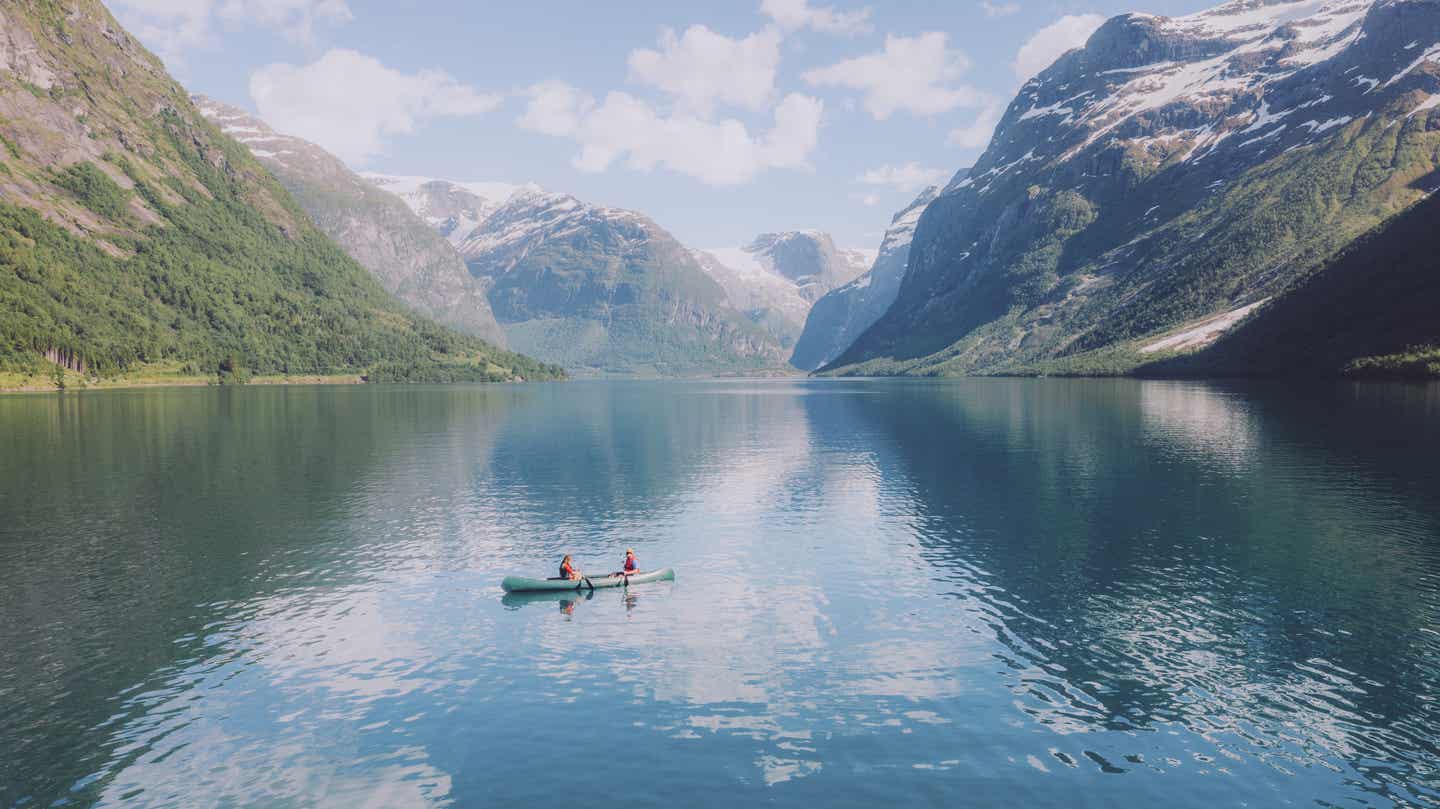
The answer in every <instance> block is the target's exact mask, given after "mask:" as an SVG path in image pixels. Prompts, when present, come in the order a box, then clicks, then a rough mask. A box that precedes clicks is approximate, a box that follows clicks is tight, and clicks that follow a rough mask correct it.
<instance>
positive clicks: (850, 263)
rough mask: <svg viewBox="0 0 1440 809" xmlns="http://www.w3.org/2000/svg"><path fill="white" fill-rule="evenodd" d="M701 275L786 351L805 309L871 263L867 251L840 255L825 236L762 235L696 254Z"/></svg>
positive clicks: (800, 233) (805, 232) (801, 323)
mask: <svg viewBox="0 0 1440 809" xmlns="http://www.w3.org/2000/svg"><path fill="white" fill-rule="evenodd" d="M693 252H694V253H695V256H696V259H697V260H698V261H699V262H700V266H701V268H702V269H704V270H705V271H706V273H708V274H709V275H710V277H711V278H714V279H715V280H716V281H717V282H718V283H719V284H720V286H722V287H723V288H724V289H725V293H726V295H728V296H729V298H730V301H731V303H732V305H734V306H735V308H737V309H739V310H741V311H742V312H744V313H745V314H746V316H747V317H749V318H750V319H751V320H752V321H754V322H755V323H757V324H759V325H760V326H761V327H763V328H764V329H765V330H766V331H768V332H769V333H771V334H773V335H774V336H775V338H776V339H777V340H779V341H780V344H781V345H782V346H784V347H785V348H787V349H788V348H791V347H792V346H794V344H795V340H796V339H797V338H798V337H799V336H800V332H801V331H802V330H803V329H804V327H805V318H806V317H807V316H808V315H809V312H810V307H811V306H813V305H814V303H815V301H817V300H819V299H820V298H821V297H823V296H824V295H825V294H826V293H828V292H830V291H831V290H833V289H835V288H836V287H839V286H841V285H844V284H846V283H849V282H850V281H852V280H854V279H855V278H856V277H857V276H859V275H860V274H861V273H863V272H865V271H866V270H867V269H868V268H869V267H870V264H871V263H872V262H874V260H875V254H874V252H873V251H867V250H854V249H840V248H837V247H836V246H835V242H834V240H833V239H831V238H830V235H829V234H828V233H822V232H820V231H817V230H797V231H789V232H785V233H762V234H761V235H759V236H756V237H755V239H754V240H753V241H752V242H751V243H750V244H748V245H746V246H744V247H731V248H726V247H713V248H708V249H706V250H696V251H693Z"/></svg>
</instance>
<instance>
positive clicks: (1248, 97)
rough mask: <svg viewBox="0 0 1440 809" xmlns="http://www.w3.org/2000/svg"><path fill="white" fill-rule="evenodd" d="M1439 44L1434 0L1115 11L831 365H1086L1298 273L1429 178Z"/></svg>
mask: <svg viewBox="0 0 1440 809" xmlns="http://www.w3.org/2000/svg"><path fill="white" fill-rule="evenodd" d="M1437 60H1440V3H1437V2H1435V0H1381V1H1380V2H1364V1H1363V0H1362V1H1361V2H1356V1H1355V0H1328V1H1327V0H1297V1H1296V2H1262V1H1261V0H1236V1H1235V2H1230V3H1226V4H1225V5H1222V6H1219V7H1217V8H1215V9H1212V10H1209V11H1205V12H1202V13H1199V14H1194V15H1190V16H1186V17H1178V18H1167V17H1158V16H1153V15H1146V14H1127V15H1122V16H1119V17H1115V18H1113V19H1111V20H1109V21H1108V22H1106V23H1105V24H1104V25H1102V26H1101V27H1100V28H1099V29H1098V30H1097V31H1096V32H1095V33H1094V35H1092V36H1091V38H1090V40H1089V41H1088V42H1087V43H1086V45H1085V47H1083V48H1080V49H1077V50H1074V51H1071V52H1070V53H1068V54H1065V55H1064V56H1062V57H1060V59H1059V60H1057V61H1056V62H1055V64H1053V65H1052V66H1051V67H1049V68H1048V69H1046V70H1045V71H1043V72H1041V73H1040V75H1038V76H1037V77H1035V78H1034V79H1032V80H1030V81H1029V82H1027V83H1026V84H1025V85H1024V87H1022V88H1021V90H1020V92H1019V94H1018V95H1017V97H1016V98H1015V99H1014V101H1013V102H1012V103H1011V104H1010V106H1009V108H1008V109H1007V111H1006V113H1005V115H1004V117H1003V118H1002V120H1001V122H1000V124H999V126H998V127H997V129H996V131H995V135H994V137H993V139H992V141H991V143H990V145H989V147H988V148H987V149H986V151H985V153H984V154H983V155H982V156H981V158H980V159H979V160H978V161H977V162H976V164H975V166H974V168H973V169H972V170H971V171H970V172H969V173H968V175H966V176H965V177H963V178H962V179H959V180H958V181H956V182H953V183H951V184H950V185H949V186H947V187H946V188H945V189H944V190H943V191H942V193H941V194H940V196H939V197H938V198H937V199H936V200H935V201H934V202H933V203H931V205H930V206H929V207H928V208H927V209H926V211H925V213H924V214H923V215H922V217H921V219H920V222H919V224H918V227H917V230H916V234H915V238H914V243H913V245H912V252H911V255H910V269H909V271H908V272H907V273H906V277H905V280H904V282H903V283H902V285H901V289H900V293H899V295H898V296H897V298H896V301H895V303H894V305H893V306H892V307H891V309H890V310H889V311H888V312H887V313H886V315H885V316H884V317H882V318H881V319H880V320H879V321H878V322H877V323H876V324H875V325H874V326H873V327H872V328H871V329H869V330H868V331H867V332H866V333H865V334H864V335H862V337H861V338H860V340H858V341H857V342H856V344H855V345H854V346H853V347H852V348H851V349H850V350H848V351H847V352H846V353H845V354H844V355H842V357H840V358H839V360H838V361H837V363H838V364H840V365H845V366H848V367H849V368H850V369H851V370H858V371H870V372H885V373H892V372H900V373H933V372H965V371H977V370H979V371H984V370H1005V369H1021V368H1037V369H1040V370H1045V369H1047V368H1048V369H1051V370H1067V369H1074V368H1080V369H1082V370H1083V368H1084V367H1085V366H1084V365H1083V361H1082V359H1081V358H1084V357H1090V356H1092V354H1094V352H1097V351H1098V352H1102V353H1103V352H1109V355H1108V356H1109V359H1107V360H1106V362H1109V363H1111V364H1112V365H1113V367H1117V368H1118V367H1120V366H1123V365H1125V364H1126V363H1127V362H1128V363H1131V364H1133V363H1134V362H1138V361H1140V360H1139V359H1138V358H1139V357H1140V356H1141V355H1140V349H1142V348H1144V347H1145V346H1147V345H1151V344H1153V343H1154V342H1156V341H1157V340H1158V339H1160V338H1163V337H1164V336H1165V335H1166V334H1168V333H1169V332H1170V331H1172V330H1176V329H1181V328H1182V327H1185V326H1186V324H1188V323H1194V322H1197V321H1201V320H1205V319H1207V318H1213V317H1215V316H1217V315H1221V314H1224V313H1227V312H1239V311H1240V310H1242V309H1243V308H1244V307H1246V306H1249V305H1251V304H1254V303H1258V302H1261V301H1266V300H1270V299H1271V298H1272V297H1274V296H1276V295H1277V294H1282V293H1284V291H1285V290H1286V289H1287V288H1289V287H1290V285H1292V284H1293V283H1295V282H1296V281H1297V280H1299V279H1302V278H1304V277H1305V276H1307V275H1308V274H1309V273H1311V272H1313V271H1314V270H1315V269H1316V268H1317V267H1319V266H1321V265H1323V264H1324V262H1325V261H1326V260H1328V259H1329V258H1330V257H1331V256H1333V255H1334V254H1335V252H1336V251H1337V250H1339V249H1340V248H1342V247H1343V246H1345V245H1346V244H1347V243H1348V242H1349V241H1351V240H1352V239H1353V238H1354V237H1355V236H1357V235H1358V234H1359V233H1361V232H1363V231H1364V230H1366V229H1368V228H1370V227H1372V226H1373V225H1375V224H1376V223H1377V222H1378V221H1381V220H1383V219H1384V218H1386V217H1388V216H1390V215H1392V214H1394V213H1395V212H1397V211H1399V210H1401V209H1403V208H1404V207H1406V206H1407V205H1410V204H1412V203H1414V202H1415V201H1417V200H1418V199H1420V198H1422V197H1423V196H1424V195H1425V194H1427V193H1429V192H1430V191H1431V190H1433V188H1434V186H1435V185H1436V181H1435V180H1434V179H1433V178H1432V172H1435V171H1436V169H1437V168H1440V161H1437V158H1436V154H1437V151H1440V150H1437V145H1440V131H1437V129H1440V128H1432V125H1431V120H1432V117H1434V111H1435V109H1436V108H1437V106H1440V61H1437ZM1435 120H1437V121H1440V118H1435ZM1255 312H1256V314H1254V315H1252V316H1254V317H1260V316H1263V312H1264V308H1263V307H1261V308H1259V309H1257V310H1255ZM1240 319H1241V318H1239V317H1236V318H1234V319H1233V320H1234V321H1236V322H1238V321H1239V320H1240ZM1218 333H1219V332H1218V331H1217V332H1216V335H1217V336H1218ZM1202 345H1203V341H1202ZM1189 347H1191V348H1194V347H1197V346H1194V345H1192V346H1189ZM1115 352H1120V353H1122V354H1125V356H1127V357H1130V358H1131V359H1129V360H1123V359H1118V357H1119V356H1120V355H1119V354H1116V353H1115ZM1094 356H1099V355H1098V354H1094ZM1084 361H1088V360H1084ZM860 363H865V364H864V365H860ZM1112 365H1107V366H1106V367H1107V368H1109V367H1112Z"/></svg>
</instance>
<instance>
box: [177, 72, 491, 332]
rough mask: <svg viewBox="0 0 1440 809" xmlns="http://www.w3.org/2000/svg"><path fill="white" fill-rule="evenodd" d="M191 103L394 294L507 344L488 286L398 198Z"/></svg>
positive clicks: (313, 151) (224, 113)
mask: <svg viewBox="0 0 1440 809" xmlns="http://www.w3.org/2000/svg"><path fill="white" fill-rule="evenodd" d="M192 100H193V101H194V103H195V105H196V107H197V108H198V109H199V110H200V112H201V114H203V115H204V116H205V117H206V118H208V119H209V120H210V121H211V122H213V123H214V124H215V125H216V126H218V127H219V128H220V130H221V131H222V132H224V133H225V134H227V135H229V136H231V137H232V138H234V139H236V140H238V141H240V142H241V143H243V144H244V145H245V146H246V147H247V148H248V149H249V150H250V153H251V154H253V155H254V156H255V157H256V158H257V159H258V160H259V161H260V162H261V164H262V165H264V166H265V167H266V168H267V169H269V170H270V173H271V174H274V175H275V177H276V179H278V180H279V181H280V183H281V185H284V186H285V188H286V190H288V191H289V192H290V193H291V195H292V196H294V197H295V199H296V201H297V202H299V203H300V205H301V207H303V208H304V209H305V212H306V213H307V214H309V216H310V218H311V219H312V220H314V222H315V224H316V225H318V226H319V227H320V229H321V230H322V231H324V232H325V234H326V235H328V236H329V237H330V238H331V239H333V240H334V241H335V243H336V244H338V245H339V246H340V248H341V249H342V250H344V251H345V252H346V253H348V254H349V255H350V257H351V258H353V259H355V260H356V261H358V262H359V263H360V264H361V265H362V266H364V267H365V268H366V269H368V270H369V271H370V272H371V274H373V275H374V276H375V277H376V278H378V279H379V280H380V282H381V284H382V285H384V287H385V289H386V290H387V291H388V292H390V293H391V294H392V295H395V296H396V297H398V298H400V299H401V300H403V301H405V302H406V303H408V304H410V305H411V306H413V307H415V308H416V309H418V310H419V311H420V312H421V313H423V314H426V315H429V316H430V317H433V318H435V319H436V320H439V321H440V322H442V323H447V324H449V325H452V326H455V327H456V328H459V329H461V330H464V331H469V332H471V333H473V334H476V335H479V336H480V337H484V338H485V339H487V340H490V341H491V342H494V343H496V344H499V345H504V344H505V334H504V332H503V331H502V330H501V328H500V325H499V324H498V323H496V321H495V317H494V315H493V314H492V313H491V311H490V303H489V299H488V298H487V297H486V294H485V287H484V284H483V283H481V282H480V281H478V280H477V279H476V278H474V277H473V276H472V275H471V274H470V272H469V271H468V270H467V269H466V268H465V264H464V262H463V261H462V260H461V258H460V256H459V254H458V253H456V251H455V250H454V248H453V247H451V246H450V245H448V244H446V243H445V240H444V239H442V238H440V237H439V236H438V235H437V234H436V232H435V230H434V229H433V228H432V227H431V226H429V225H428V224H426V223H425V222H422V221H420V220H419V219H418V218H417V217H416V215H415V214H413V213H412V212H411V211H410V209H408V208H407V207H406V205H405V204H404V203H402V202H401V201H400V200H399V199H396V198H395V197H394V196H391V195H390V194H386V193H384V192H382V191H379V190H378V189H377V188H376V187H375V186H374V185H372V184H371V183H370V182H368V181H366V180H364V179H362V178H361V177H360V176H358V175H356V174H355V173H354V172H352V171H351V170H350V169H349V168H347V167H346V166H345V164H344V163H343V162H341V161H340V159H339V158H337V157H335V156H334V155H331V154H330V153H329V152H327V151H325V150H324V149H322V148H320V147H319V146H317V145H315V144H313V143H310V142H309V141H305V140H301V139H300V138H295V137H291V136H289V135H283V134H281V133H278V132H276V131H274V130H273V129H271V128H270V127H269V126H268V125H267V124H266V123H265V122H264V121H262V120H260V119H259V118H257V117H255V116H253V115H250V114H249V113H247V112H245V111H244V110H241V109H239V108H236V107H232V106H230V105H228V104H222V103H220V102H218V101H215V100H213V99H209V98H205V97H204V96H198V95H197V96H193V97H192Z"/></svg>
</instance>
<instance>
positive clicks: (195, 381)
mask: <svg viewBox="0 0 1440 809" xmlns="http://www.w3.org/2000/svg"><path fill="white" fill-rule="evenodd" d="M24 379H25V382H24V383H22V384H19V385H0V395H6V394H17V393H75V392H81V391H94V390H134V389H137V388H207V387H214V388H219V387H248V386H250V385H260V386H266V385H364V384H367V383H366V382H365V380H363V379H361V378H360V375H359V374H332V375H318V374H315V375H303V376H257V377H252V378H250V379H248V380H246V381H245V382H244V383H233V382H232V383H227V384H224V385H222V384H221V383H220V382H219V381H218V380H217V379H216V378H215V377H213V376H177V377H152V378H144V377H141V378H136V379H113V380H109V379H102V380H97V381H90V380H76V381H74V382H72V381H71V380H70V379H66V381H65V387H64V388H59V387H56V385H55V383H54V382H52V381H50V380H48V379H45V378H43V377H24ZM31 380H34V382H31Z"/></svg>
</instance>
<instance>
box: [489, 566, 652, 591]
mask: <svg viewBox="0 0 1440 809" xmlns="http://www.w3.org/2000/svg"><path fill="white" fill-rule="evenodd" d="M625 578H626V577H625V576H614V575H606V576H588V577H586V578H583V579H581V580H579V581H572V580H570V579H529V578H526V577H524V576H506V577H505V580H504V581H502V582H500V587H501V588H503V589H504V590H505V592H507V593H534V592H541V591H547V590H549V591H559V590H590V589H596V590H598V589H600V588H601V587H625V586H628V585H631V584H645V583H646V582H652V581H670V580H672V579H674V578H675V571H674V570H672V569H670V568H668V567H665V568H661V569H659V570H650V571H646V572H644V573H636V574H635V575H633V576H630V577H629V578H630V580H629V581H628V582H627V581H626V580H625Z"/></svg>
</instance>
